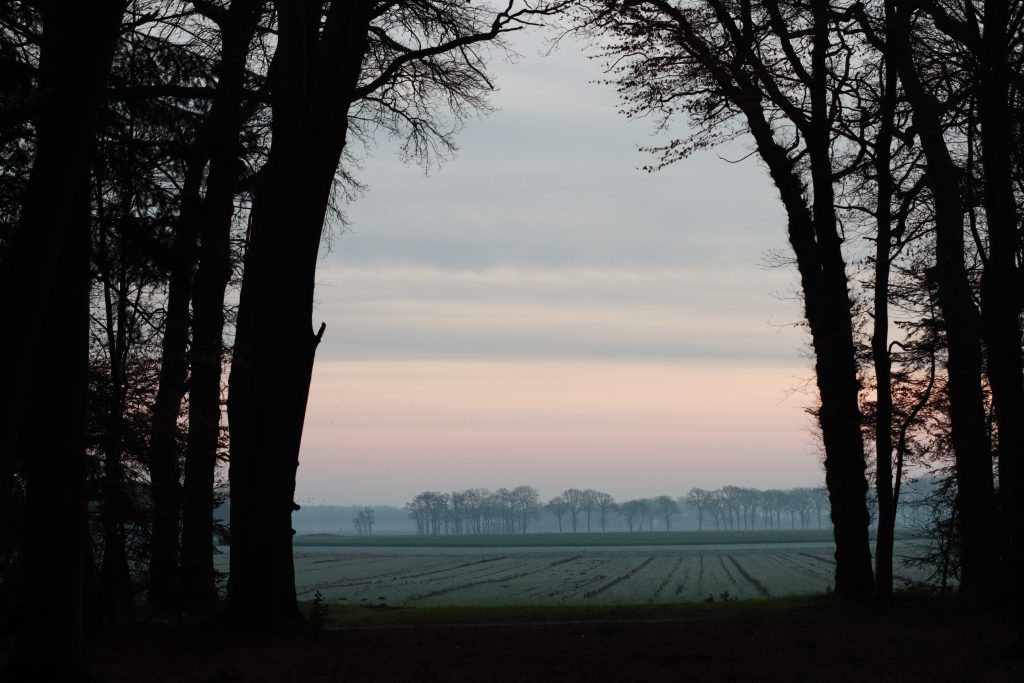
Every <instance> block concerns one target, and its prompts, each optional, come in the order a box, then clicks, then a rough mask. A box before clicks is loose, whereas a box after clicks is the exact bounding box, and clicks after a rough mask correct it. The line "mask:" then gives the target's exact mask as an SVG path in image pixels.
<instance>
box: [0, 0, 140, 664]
mask: <svg viewBox="0 0 1024 683" xmlns="http://www.w3.org/2000/svg"><path fill="white" fill-rule="evenodd" d="M122 11H123V3H122V2H119V1H106V2H93V3H88V4H86V3H71V4H69V5H67V6H65V5H63V4H57V3H52V4H45V5H43V40H42V48H41V52H40V73H39V83H40V96H41V99H40V103H39V105H38V106H39V111H38V114H37V116H36V117H35V127H36V134H37V139H36V140H37V145H36V158H35V162H34V164H33V167H32V175H31V178H30V179H29V186H28V190H27V192H26V195H25V198H24V201H23V204H22V214H21V218H20V222H19V224H18V227H17V229H16V230H15V232H14V234H12V235H11V236H10V239H9V240H8V243H7V248H6V250H5V252H4V257H5V260H4V261H3V263H0V304H2V306H0V307H2V308H3V310H4V315H5V317H6V318H7V319H8V320H13V321H17V324H16V325H15V326H12V327H10V329H6V330H5V332H4V334H3V335H0V351H2V352H3V357H4V358H6V359H8V360H9V361H10V362H8V363H6V364H5V365H4V368H3V369H2V370H0V373H2V374H0V385H2V386H3V387H4V391H3V392H2V393H0V395H2V397H3V398H2V399H0V401H2V405H0V421H2V422H0V459H2V460H0V470H2V472H0V476H3V477H4V481H5V482H6V480H7V478H9V476H10V473H11V471H12V470H13V466H14V463H15V462H19V463H20V468H21V472H22V473H23V475H24V478H25V483H26V504H27V510H26V519H27V520H28V525H29V526H28V528H27V529H26V535H25V539H24V549H25V555H24V557H23V564H22V573H23V575H24V581H23V584H22V585H23V586H24V592H23V594H22V608H21V612H22V618H21V621H20V623H19V633H18V639H17V643H16V649H15V654H14V657H13V658H12V661H11V666H10V671H9V672H8V674H9V677H10V678H12V679H14V680H64V681H70V680H78V679H81V678H84V677H85V660H84V651H83V602H84V583H85V576H86V571H85V567H86V565H87V562H88V555H87V553H86V548H87V535H86V527H85V520H86V517H85V495H84V479H85V455H84V430H85V396H86V390H87V386H88V360H89V359H88V350H89V248H90V238H89V220H88V218H89V211H88V162H89V156H90V150H91V147H92V143H93V138H94V134H95V129H96V121H97V115H98V112H99V107H100V103H101V101H102V92H103V88H104V86H105V83H106V80H107V75H108V73H109V70H110V63H111V59H112V56H113V52H114V45H115V42H116V39H117V33H118V29H119V27H120V23H121V16H122ZM2 488H4V489H6V487H2Z"/></svg>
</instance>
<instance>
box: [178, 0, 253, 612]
mask: <svg viewBox="0 0 1024 683" xmlns="http://www.w3.org/2000/svg"><path fill="white" fill-rule="evenodd" d="M264 4H265V3H264V0H234V1H233V2H232V3H231V7H230V9H229V10H228V12H227V15H226V17H225V20H224V22H223V23H222V25H221V35H222V56H221V63H220V67H219V69H218V76H219V80H218V87H217V91H216V93H215V94H214V99H213V103H212V106H211V111H210V118H209V122H208V125H207V126H206V131H205V140H207V141H208V143H209V159H210V171H209V176H208V177H207V181H206V194H205V196H204V197H203V200H202V202H201V203H198V202H197V205H196V206H197V211H196V212H195V213H194V214H193V215H190V216H188V217H185V216H183V219H187V220H189V221H190V222H191V221H194V222H195V223H196V224H198V225H199V231H200V248H199V268H198V270H197V271H196V278H195V289H194V294H193V314H194V320H193V331H192V354H191V364H192V379H191V387H190V393H189V434H188V447H187V450H186V456H185V489H184V494H185V496H184V506H183V509H182V539H181V540H182V548H181V551H182V552H181V581H182V586H181V590H182V596H183V598H184V601H185V602H186V603H188V604H190V605H209V604H212V603H214V602H216V600H217V589H216V582H215V574H214V569H213V505H214V496H213V486H214V481H215V474H216V468H217V452H218V450H219V447H220V419H221V400H220V395H221V377H222V370H223V363H222V357H223V352H224V345H223V338H222V335H223V331H224V293H225V289H226V288H227V285H228V281H229V280H230V278H231V271H232V264H231V224H232V218H233V214H234V208H235V205H234V199H235V192H236V188H237V183H238V178H239V173H240V170H241V168H242V167H241V162H240V161H239V158H238V157H239V153H240V151H241V150H240V142H239V135H240V133H241V129H242V126H243V125H244V120H243V119H244V113H243V110H242V103H243V96H244V94H245V93H244V77H245V63H246V59H247V57H248V55H249V46H250V44H251V43H252V39H253V35H254V33H255V30H256V26H257V24H258V23H259V20H260V16H261V14H262V10H263V6H264Z"/></svg>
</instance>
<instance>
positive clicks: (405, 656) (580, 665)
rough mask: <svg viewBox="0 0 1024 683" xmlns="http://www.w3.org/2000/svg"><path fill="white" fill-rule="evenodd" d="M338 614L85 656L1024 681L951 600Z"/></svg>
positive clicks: (490, 671)
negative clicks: (294, 631)
mask: <svg viewBox="0 0 1024 683" xmlns="http://www.w3.org/2000/svg"><path fill="white" fill-rule="evenodd" d="M367 614H368V615H369V613H368V612H367ZM341 619H342V620H343V621H346V622H347V623H348V624H349V625H346V626H340V627H338V626H332V627H329V628H327V629H325V630H321V631H311V632H308V633H305V634H301V635H298V636H291V637H287V638H280V637H279V638H269V637H239V636H230V635H227V634H225V633H224V632H223V631H221V630H220V629H219V628H217V627H213V626H200V625H190V626H181V627H178V626H167V625H158V624H152V623H136V624H132V625H130V627H126V628H122V629H120V630H118V631H117V632H115V633H111V634H107V635H105V636H100V637H98V638H97V639H96V640H95V641H94V642H93V644H92V647H91V651H92V660H91V661H92V665H93V670H94V673H95V674H96V675H97V677H98V678H99V680H103V681H110V682H114V681H131V682H135V681H146V682H152V683H158V682H163V681H168V682H170V681H174V682H175V683H178V682H181V683H184V682H196V683H199V682H203V683H215V682H225V683H227V682H236V681H295V682H297V683H298V682H301V683H320V682H322V681H443V682H445V683H451V682H453V681H475V682H477V681H482V682H485V683H494V682H498V681H558V682H560V683H561V682H566V681H587V682H588V683H593V682H594V681H687V680H689V681H701V682H704V681H856V682H858V683H859V682H861V681H1024V668H1015V666H1014V665H1013V663H1012V662H1011V660H1010V659H1009V658H1008V657H1007V653H1008V652H1009V649H1010V646H1011V644H1012V640H1013V638H1012V636H1013V633H1012V630H1011V622H1010V620H1009V618H1007V617H1001V616H993V615H992V614H991V613H988V612H984V611H981V610H979V609H975V608H972V607H971V606H969V605H967V604H964V603H962V602H960V601H950V600H935V599H914V600H910V601H907V600H905V601H904V603H903V604H902V605H901V606H900V607H898V608H897V609H896V610H893V611H888V612H879V611H874V610H867V609H855V608H851V607H848V606H844V605H841V604H834V603H832V602H831V601H829V600H826V599H808V600H802V601H790V602H783V603H773V602H772V601H760V602H750V603H729V604H712V605H694V606H685V607H682V608H673V607H669V608H665V609H654V608H640V607H637V608H623V609H615V608H605V609H601V610H573V611H569V612H565V611H560V610H557V609H551V610H540V611H538V610H532V611H530V610H527V611H510V610H481V611H477V612H468V611H466V610H462V611H458V610H452V611H447V612H442V611H435V612H433V613H428V612H427V611H426V610H421V611H420V613H419V614H415V615H410V614H406V615H399V614H388V615H384V616H379V615H377V614H373V615H369V616H366V617H365V618H363V617H362V616H360V615H354V614H349V615H347V616H344V615H343V616H342V617H341ZM353 620H355V621H356V622H362V623H361V624H356V625H352V624H353ZM3 645H4V646H6V645H7V643H6V642H4V643H3ZM5 658H6V647H4V651H3V656H2V657H0V661H2V659H5Z"/></svg>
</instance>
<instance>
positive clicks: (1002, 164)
mask: <svg viewBox="0 0 1024 683" xmlns="http://www.w3.org/2000/svg"><path fill="white" fill-rule="evenodd" d="M1009 9H1010V8H1009V3H1008V2H1007V1H1006V0H987V1H986V2H985V27H984V36H983V37H982V44H981V54H980V55H979V57H980V59H979V62H980V64H979V66H980V72H981V73H980V79H979V86H980V87H979V93H978V118H979V122H980V124H981V144H982V158H981V161H982V168H983V173H984V188H985V218H986V223H987V227H988V258H987V261H986V263H985V268H984V270H983V272H982V278H981V316H982V334H983V337H984V342H985V352H986V353H985V356H986V360H987V366H988V368H987V369H988V379H989V385H990V387H991V389H992V403H993V407H994V409H995V416H996V423H997V425H998V450H997V456H998V463H999V502H1000V504H1001V508H1002V510H1001V512H1002V516H1003V519H1004V520H1005V525H1006V530H1007V532H1008V533H1007V534H1006V538H1005V541H1006V546H1007V548H1006V549H1007V559H1008V560H1009V567H1008V569H1009V573H1008V575H1010V576H1018V575H1019V574H1020V571H1021V568H1022V567H1024V504H1022V502H1021V499H1020V496H1021V493H1022V492H1024V488H1022V483H1021V476H1022V472H1024V470H1022V464H1021V463H1022V459H1024V358H1022V354H1021V324H1020V314H1021V304H1022V303H1024V302H1022V299H1021V285H1022V282H1021V273H1020V269H1019V266H1018V261H1017V259H1019V258H1020V257H1021V243H1020V232H1019V230H1020V228H1019V216H1018V211H1017V203H1016V197H1015V195H1014V181H1015V172H1019V171H1018V169H1015V165H1014V162H1013V145H1012V144H1010V141H1012V140H1015V139H1016V138H1018V137H1019V135H1020V133H1019V131H1015V130H1014V125H1013V120H1012V113H1011V108H1010V102H1011V99H1010V98H1011V94H1010V69H1011V67H1010V55H1009V36H1008V35H1007V32H1008V30H1007V26H1008V24H1009V21H1010V17H1009V14H1010V12H1009ZM1012 583H1013V584H1014V586H1015V589H1014V590H1015V591H1016V599H1017V600H1018V603H1020V601H1021V597H1020V596H1021V591H1020V589H1019V588H1017V587H1016V583H1015V582H1012Z"/></svg>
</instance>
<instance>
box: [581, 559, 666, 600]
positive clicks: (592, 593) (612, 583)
mask: <svg viewBox="0 0 1024 683" xmlns="http://www.w3.org/2000/svg"><path fill="white" fill-rule="evenodd" d="M653 561H654V556H653V555H652V556H651V557H648V558H647V559H646V560H644V561H643V562H641V563H640V564H639V565H637V566H636V567H633V568H632V569H630V570H629V571H628V572H626V573H625V574H620V575H619V576H616V577H615V578H614V579H612V580H611V581H609V582H608V583H606V584H604V585H603V586H601V587H599V588H596V589H594V590H592V591H587V592H586V593H584V594H583V597H585V598H593V597H596V596H598V595H600V594H601V593H603V592H605V591H606V590H608V589H609V588H611V587H612V586H615V585H616V584H619V583H622V582H623V581H625V580H626V579H629V578H631V577H633V576H635V575H636V573H637V572H639V571H640V570H641V569H643V568H644V567H646V566H647V565H649V564H650V563H651V562H653Z"/></svg>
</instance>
